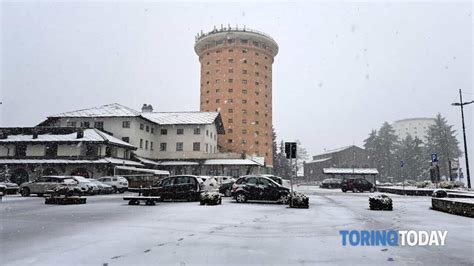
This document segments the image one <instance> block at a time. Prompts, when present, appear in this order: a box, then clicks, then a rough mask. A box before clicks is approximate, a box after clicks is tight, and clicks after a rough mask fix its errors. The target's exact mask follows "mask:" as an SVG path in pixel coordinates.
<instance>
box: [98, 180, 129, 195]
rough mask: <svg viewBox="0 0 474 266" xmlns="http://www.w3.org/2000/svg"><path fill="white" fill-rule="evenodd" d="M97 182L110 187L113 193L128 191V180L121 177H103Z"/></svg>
mask: <svg viewBox="0 0 474 266" xmlns="http://www.w3.org/2000/svg"><path fill="white" fill-rule="evenodd" d="M99 181H100V182H102V183H104V184H107V185H109V186H111V187H112V188H113V189H114V192H120V193H124V192H125V191H127V189H128V180H127V179H126V178H125V177H123V176H103V177H101V178H99Z"/></svg>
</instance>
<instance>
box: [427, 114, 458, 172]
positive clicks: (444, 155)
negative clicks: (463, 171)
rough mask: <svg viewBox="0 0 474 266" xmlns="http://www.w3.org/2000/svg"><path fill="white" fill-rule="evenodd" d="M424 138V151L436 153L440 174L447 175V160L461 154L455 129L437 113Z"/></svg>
mask: <svg viewBox="0 0 474 266" xmlns="http://www.w3.org/2000/svg"><path fill="white" fill-rule="evenodd" d="M426 138H427V143H426V152H427V153H428V154H432V153H436V154H438V160H439V162H438V166H439V168H440V175H441V176H449V160H452V159H453V158H459V157H460V156H461V155H462V153H461V150H460V149H459V142H458V140H457V139H456V130H454V129H453V126H452V125H448V122H447V121H446V118H444V117H442V116H441V114H439V113H438V114H437V115H436V119H435V124H434V125H432V126H430V127H429V128H428V132H427V135H426Z"/></svg>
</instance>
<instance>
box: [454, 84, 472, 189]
mask: <svg viewBox="0 0 474 266" xmlns="http://www.w3.org/2000/svg"><path fill="white" fill-rule="evenodd" d="M473 102H474V101H470V102H465V103H463V102H462V91H461V89H460V90H459V102H458V103H452V104H451V105H453V106H461V120H462V135H463V138H464V154H465V157H466V173H467V187H468V188H471V176H470V174H469V157H468V155H467V143H466V127H465V125H464V105H468V104H471V103H473Z"/></svg>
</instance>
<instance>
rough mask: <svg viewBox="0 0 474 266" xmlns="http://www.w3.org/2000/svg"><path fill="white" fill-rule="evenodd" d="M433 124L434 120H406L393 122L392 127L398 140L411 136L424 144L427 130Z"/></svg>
mask: <svg viewBox="0 0 474 266" xmlns="http://www.w3.org/2000/svg"><path fill="white" fill-rule="evenodd" d="M434 124H435V119H434V118H408V119H402V120H398V121H395V122H393V124H392V127H393V130H394V131H395V135H397V137H398V139H399V140H403V139H405V138H406V137H407V136H408V135H411V136H412V137H413V138H415V137H416V138H418V139H420V140H421V141H423V143H426V135H427V133H428V129H429V127H430V126H432V125H434Z"/></svg>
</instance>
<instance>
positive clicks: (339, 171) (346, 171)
mask: <svg viewBox="0 0 474 266" xmlns="http://www.w3.org/2000/svg"><path fill="white" fill-rule="evenodd" d="M323 173H324V174H335V175H340V174H345V175H349V174H355V175H377V174H378V173H379V171H378V170H377V169H375V168H323Z"/></svg>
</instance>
